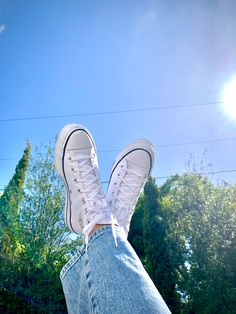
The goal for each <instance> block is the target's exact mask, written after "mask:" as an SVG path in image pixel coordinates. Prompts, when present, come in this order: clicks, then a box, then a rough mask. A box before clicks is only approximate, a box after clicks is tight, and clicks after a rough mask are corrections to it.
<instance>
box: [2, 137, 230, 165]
mask: <svg viewBox="0 0 236 314" xmlns="http://www.w3.org/2000/svg"><path fill="white" fill-rule="evenodd" d="M235 140H236V137H230V138H219V139H213V140H202V141H192V142H183V143H172V144H159V145H155V146H156V147H160V148H165V147H167V148H168V147H176V146H188V145H197V144H209V143H222V142H227V141H235ZM118 151H120V149H106V150H99V151H98V153H111V152H118ZM16 159H20V157H9V158H0V161H5V160H16Z"/></svg>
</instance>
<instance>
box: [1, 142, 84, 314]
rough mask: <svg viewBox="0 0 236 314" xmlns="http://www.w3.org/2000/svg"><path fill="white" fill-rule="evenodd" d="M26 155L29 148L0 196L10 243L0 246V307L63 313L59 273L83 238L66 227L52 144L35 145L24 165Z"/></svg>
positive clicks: (2, 223) (3, 227) (27, 155)
mask: <svg viewBox="0 0 236 314" xmlns="http://www.w3.org/2000/svg"><path fill="white" fill-rule="evenodd" d="M28 149H29V148H28ZM26 158H27V161H28V159H29V150H27V152H25V154H24V156H23V158H22V160H24V162H23V161H22V160H21V161H20V162H19V164H18V166H17V169H16V172H15V175H14V176H13V179H12V180H11V182H10V183H9V185H8V187H7V188H6V190H5V191H4V194H3V196H2V197H1V199H0V200H1V202H2V203H1V204H3V205H4V206H3V205H2V207H1V213H3V215H2V216H1V217H2V219H1V226H2V229H1V230H3V233H2V237H1V240H2V239H5V238H6V234H7V239H8V244H10V245H11V247H10V248H9V249H8V250H6V249H4V246H1V252H0V253H1V255H0V256H1V272H0V273H1V286H0V309H1V311H2V312H4V313H17V312H18V313H24V312H25V313H66V305H65V300H64V295H63V291H62V287H61V283H60V279H59V273H60V270H61V268H62V266H63V265H64V264H65V263H66V261H67V260H68V259H69V258H70V256H71V255H72V254H73V253H74V252H75V250H76V248H77V246H78V245H79V244H80V243H81V241H82V240H81V238H74V239H72V238H71V236H70V233H69V231H68V230H67V229H66V228H65V226H64V222H63V204H64V191H63V186H62V182H61V180H60V179H59V177H58V176H57V174H56V172H55V170H54V162H53V149H52V148H51V147H41V148H40V149H38V150H36V152H35V154H34V156H33V157H32V158H31V160H30V162H29V165H28V169H27V163H26V162H25V160H26ZM26 170H27V177H26V181H25V184H24V180H25V174H26ZM20 174H21V176H20ZM13 183H14V184H13ZM16 183H17V184H18V187H17V188H15V185H16ZM12 185H13V187H12ZM23 186H24V191H25V192H23ZM20 189H21V190H20ZM5 193H6V194H5ZM14 193H15V194H14ZM18 193H19V195H18ZM4 195H6V196H4ZM16 201H17V202H16ZM16 204H17V207H16ZM6 208H7V209H8V211H6ZM13 209H14V210H13ZM8 234H10V236H11V237H10V236H8ZM14 239H15V240H14ZM4 241H5V240H4ZM14 241H15V242H14ZM4 243H6V241H5V242H4ZM14 243H15V244H14ZM13 244H14V245H15V247H16V249H15V250H12V245H13ZM14 252H17V254H16V253H14ZM3 298H6V299H11V300H12V301H11V302H9V303H7V302H4V299H3ZM19 308H20V309H21V310H19Z"/></svg>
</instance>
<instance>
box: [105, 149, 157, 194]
mask: <svg viewBox="0 0 236 314" xmlns="http://www.w3.org/2000/svg"><path fill="white" fill-rule="evenodd" d="M136 150H143V151H145V152H146V153H147V154H148V155H149V157H150V170H149V173H148V176H150V174H151V170H152V166H153V161H152V156H151V154H150V153H149V151H148V150H146V149H144V148H134V149H132V150H130V151H129V152H128V153H126V154H125V155H124V156H123V157H122V158H121V159H120V160H119V161H118V162H117V163H116V166H115V167H114V168H113V170H112V172H111V175H110V179H109V183H108V188H109V185H110V182H111V178H112V175H113V172H114V171H115V169H116V167H117V166H118V165H119V163H120V162H121V161H122V160H123V159H124V158H125V157H126V156H127V155H129V154H130V153H132V152H134V151H136Z"/></svg>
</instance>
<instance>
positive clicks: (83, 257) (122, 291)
mask: <svg viewBox="0 0 236 314" xmlns="http://www.w3.org/2000/svg"><path fill="white" fill-rule="evenodd" d="M115 228H116V234H117V244H118V246H117V247H116V246H115V241H114V238H113V235H112V229H111V227H110V226H104V227H102V228H100V229H98V230H97V231H95V232H94V233H93V234H92V236H91V237H90V239H89V242H88V247H87V250H86V248H85V245H83V246H82V247H80V249H79V250H78V252H77V253H76V255H74V256H73V257H72V259H71V260H69V262H68V263H67V264H66V265H65V266H64V267H63V268H62V270H61V274H60V278H61V282H62V286H63V291H64V294H65V298H66V304H67V309H68V313H69V314H72V313H77V314H78V313H81V314H86V313H99V314H108V313H109V314H137V313H140V314H141V313H142V314H145V313H147V314H158V313H161V314H164V313H170V311H169V309H168V307H167V305H166V304H165V302H164V301H163V299H162V297H161V295H160V294H159V292H158V291H157V289H156V287H155V286H154V284H153V282H152V281H151V279H150V277H149V276H148V274H147V272H146V271H145V269H144V267H143V265H142V263H141V261H140V260H139V258H138V256H137V255H136V253H135V252H134V250H133V248H132V247H131V245H130V244H129V242H128V241H127V239H126V237H125V235H124V234H123V232H122V231H121V229H120V228H119V227H115Z"/></svg>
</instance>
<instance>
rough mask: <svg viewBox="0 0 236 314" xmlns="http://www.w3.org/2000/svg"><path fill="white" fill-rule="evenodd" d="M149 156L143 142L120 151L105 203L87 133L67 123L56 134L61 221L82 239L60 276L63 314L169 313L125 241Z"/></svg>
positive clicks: (149, 148)
mask: <svg viewBox="0 0 236 314" xmlns="http://www.w3.org/2000/svg"><path fill="white" fill-rule="evenodd" d="M153 158H154V154H153V147H152V145H151V143H149V142H148V141H146V140H138V141H135V142H133V143H131V145H129V146H128V147H127V148H125V150H124V151H123V152H121V154H119V155H118V158H117V160H116V162H115V164H114V166H113V169H112V175H111V178H110V181H109V189H108V193H107V199H106V198H105V196H104V193H103V190H102V186H101V182H100V177H99V173H98V164H97V156H96V148H95V144H94V141H93V139H92V136H91V134H90V133H89V131H88V130H87V129H86V128H84V127H81V126H79V125H75V124H73V125H67V126H66V127H64V128H63V129H62V131H61V132H60V134H59V137H58V140H57V144H56V149H55V166H56V169H57V171H58V173H59V174H60V176H61V177H62V179H63V181H64V183H65V188H66V203H65V215H64V216H65V222H66V224H67V226H68V227H69V229H70V230H71V231H72V232H75V233H78V234H83V235H85V238H86V245H85V247H84V248H83V249H82V251H81V250H80V251H81V252H80V253H79V256H76V257H74V258H72V260H71V261H69V263H68V264H66V265H65V267H64V268H63V270H62V274H61V280H62V284H63V289H64V293H65V297H66V302H67V306H68V311H69V313H82V314H83V313H101V314H103V313H114V314H118V313H148V312H150V313H169V310H168V308H167V306H166V305H165V303H164V301H163V299H162V298H161V296H160V294H159V293H158V291H157V289H156V288H155V286H154V284H153V283H152V281H151V279H150V278H149V276H148V275H147V273H146V272H145V270H144V268H143V266H142V264H141V262H140V260H139V259H138V257H137V255H136V254H135V252H134V250H133V249H132V248H131V246H130V244H129V243H128V241H127V233H128V231H129V224H130V219H131V216H132V214H133V210H134V207H135V204H136V201H137V199H138V196H139V194H140V191H141V189H142V187H143V185H144V183H145V181H146V179H147V177H148V175H149V174H150V171H151V168H152V165H153ZM107 202H109V206H108V204H107ZM112 212H113V214H112ZM114 216H115V217H114ZM101 225H110V226H108V227H107V226H106V227H101ZM115 225H116V226H117V225H119V226H120V228H118V227H116V228H115ZM97 228H98V229H97ZM96 229H97V230H96ZM94 231H95V232H94ZM93 232H94V233H93ZM89 235H91V236H90V238H89ZM88 239H89V241H88ZM77 257H78V258H77Z"/></svg>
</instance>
